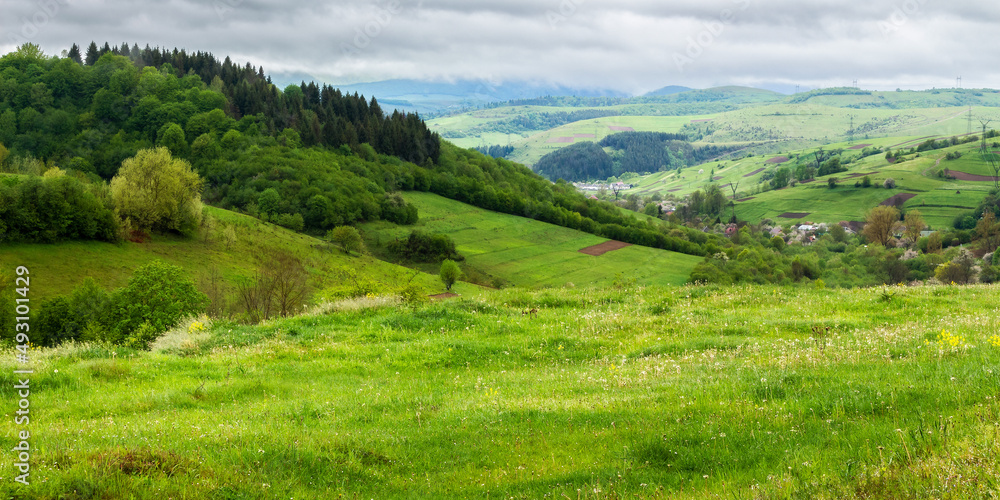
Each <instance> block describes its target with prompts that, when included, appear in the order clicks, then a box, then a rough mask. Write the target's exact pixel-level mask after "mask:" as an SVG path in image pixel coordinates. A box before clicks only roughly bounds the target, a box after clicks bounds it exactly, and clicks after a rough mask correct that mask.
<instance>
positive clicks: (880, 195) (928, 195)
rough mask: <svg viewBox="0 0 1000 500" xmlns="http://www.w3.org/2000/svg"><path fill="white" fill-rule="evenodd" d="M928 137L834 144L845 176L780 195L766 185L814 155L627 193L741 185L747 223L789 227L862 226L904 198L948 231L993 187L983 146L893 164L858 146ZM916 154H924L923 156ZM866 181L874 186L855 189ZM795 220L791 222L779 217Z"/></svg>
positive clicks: (744, 162) (761, 159)
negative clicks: (949, 175)
mask: <svg viewBox="0 0 1000 500" xmlns="http://www.w3.org/2000/svg"><path fill="white" fill-rule="evenodd" d="M927 139H928V138H927V137H903V138H900V137H896V138H889V139H876V140H866V141H864V143H863V144H855V145H853V146H852V145H849V144H846V143H837V144H829V145H827V146H826V149H827V150H837V149H843V153H842V154H841V158H842V159H843V162H844V163H845V166H846V167H847V169H848V170H847V171H846V172H842V173H837V174H832V175H825V176H817V177H816V178H815V180H813V181H810V182H803V183H798V184H797V185H795V186H790V187H786V188H784V189H779V190H768V191H765V192H760V191H761V190H762V188H764V184H762V180H763V179H767V178H769V177H771V176H773V175H774V173H775V172H776V171H777V170H778V169H781V168H788V166H789V165H793V166H792V168H793V169H794V163H795V160H796V159H798V158H800V157H805V156H808V155H810V154H812V153H813V152H814V151H815V149H806V150H796V151H786V152H784V153H783V154H780V155H773V154H772V155H764V156H752V157H746V158H742V159H740V160H737V161H722V162H714V163H711V164H706V165H701V166H698V167H692V168H687V169H682V170H681V171H679V172H677V171H671V172H660V173H656V174H652V175H648V176H643V177H641V178H638V179H634V180H632V181H631V182H633V183H634V184H635V185H636V188H635V189H634V190H632V191H629V192H628V193H629V194H636V195H639V196H650V195H652V194H654V193H659V194H661V195H664V196H674V197H677V198H683V197H685V196H687V195H689V194H691V193H692V192H694V191H696V190H705V189H706V188H708V187H709V186H710V185H713V184H714V185H717V186H720V187H722V189H723V191H724V192H725V193H726V195H727V196H729V195H731V190H730V186H732V185H734V184H737V185H738V195H737V196H738V198H740V200H739V201H738V202H737V203H736V214H737V216H739V217H740V218H741V219H743V220H748V221H760V220H763V219H772V220H775V221H776V222H778V223H780V224H787V223H791V222H803V221H810V222H817V223H818V222H826V223H836V222H840V221H863V220H864V217H865V214H866V213H867V212H868V211H869V210H871V209H872V208H873V207H875V206H878V205H879V204H882V203H883V202H887V200H889V199H890V198H892V197H893V196H896V195H906V200H905V201H904V203H903V205H902V206H903V207H905V208H912V209H917V210H919V211H920V212H921V213H922V214H923V215H924V219H925V220H926V221H927V223H928V224H930V225H931V226H932V227H933V228H934V229H945V228H947V227H949V226H951V224H952V222H953V220H954V218H955V216H956V215H958V214H960V213H965V212H969V211H971V210H973V209H974V208H975V207H976V206H977V205H978V204H979V203H980V202H981V201H982V199H983V197H984V196H985V195H986V194H987V193H988V192H989V191H990V190H991V189H993V187H994V184H993V182H992V181H991V180H990V179H989V178H991V177H992V176H993V175H994V172H993V171H992V169H991V168H990V167H989V166H988V163H987V162H986V161H985V160H983V158H982V157H981V156H980V155H979V153H978V149H979V143H978V142H976V143H971V144H964V145H958V146H953V147H949V148H944V149H938V150H933V151H925V152H923V153H912V154H908V155H906V156H905V158H907V161H898V162H894V163H890V162H889V161H888V160H886V158H885V156H884V155H882V154H876V155H872V156H868V157H866V158H862V159H858V157H860V155H861V150H860V148H858V149H851V148H857V147H858V146H866V145H867V146H868V147H881V148H885V149H893V148H897V149H899V148H904V147H905V148H912V147H915V146H917V145H918V144H919V143H921V142H924V141H926V140H927ZM952 153H961V154H962V157H961V158H959V159H957V160H948V159H946V158H945V157H946V156H947V155H948V154H952ZM918 154H919V156H918ZM945 169H949V170H951V171H957V172H964V173H967V174H973V175H978V176H983V177H984V178H982V179H980V180H959V179H946V178H943V173H944V170H945ZM865 176H868V177H869V179H870V180H871V182H872V184H873V187H869V188H863V187H855V183H857V182H860V181H861V180H862V178H863V177H865ZM831 177H833V178H836V179H837V181H838V184H837V187H836V188H834V189H831V188H829V186H828V180H829V178H831ZM889 178H891V179H893V180H894V181H895V184H896V186H895V187H894V188H893V189H882V188H881V186H882V184H883V183H884V182H885V180H886V179H889ZM784 214H793V215H792V218H785V217H782V215H784Z"/></svg>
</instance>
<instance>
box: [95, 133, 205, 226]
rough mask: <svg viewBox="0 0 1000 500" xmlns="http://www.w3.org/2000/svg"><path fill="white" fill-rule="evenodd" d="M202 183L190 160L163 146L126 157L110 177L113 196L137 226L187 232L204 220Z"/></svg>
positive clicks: (123, 215)
mask: <svg viewBox="0 0 1000 500" xmlns="http://www.w3.org/2000/svg"><path fill="white" fill-rule="evenodd" d="M201 186H202V181H201V178H200V177H198V174H196V173H194V172H193V171H192V170H191V164H190V163H188V162H186V161H184V160H179V159H175V158H173V157H172V156H171V155H170V151H168V150H167V148H163V147H160V148H156V149H144V150H140V151H139V152H138V154H136V155H135V156H134V157H132V158H129V159H127V160H125V161H124V162H123V163H122V168H121V169H120V170H119V171H118V175H116V176H115V177H114V178H113V179H111V196H112V198H113V199H114V201H115V208H116V209H117V210H118V213H119V215H120V216H121V217H123V218H128V219H131V220H132V221H133V223H134V224H135V227H136V228H137V229H140V230H144V231H150V230H159V231H168V230H172V231H181V232H188V231H191V230H194V229H195V228H197V227H198V224H199V223H200V221H201V207H202V205H201Z"/></svg>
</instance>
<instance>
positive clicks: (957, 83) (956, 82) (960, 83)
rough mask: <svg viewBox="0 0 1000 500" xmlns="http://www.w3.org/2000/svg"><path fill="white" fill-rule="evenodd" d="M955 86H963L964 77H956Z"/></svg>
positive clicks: (958, 87) (957, 87)
mask: <svg viewBox="0 0 1000 500" xmlns="http://www.w3.org/2000/svg"><path fill="white" fill-rule="evenodd" d="M955 88H956V89H960V88H962V77H958V78H956V79H955Z"/></svg>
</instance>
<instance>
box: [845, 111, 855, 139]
mask: <svg viewBox="0 0 1000 500" xmlns="http://www.w3.org/2000/svg"><path fill="white" fill-rule="evenodd" d="M848 116H849V117H850V118H851V128H850V129H848V130H847V143H848V144H854V115H848Z"/></svg>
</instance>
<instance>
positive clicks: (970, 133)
mask: <svg viewBox="0 0 1000 500" xmlns="http://www.w3.org/2000/svg"><path fill="white" fill-rule="evenodd" d="M968 122H969V127H968V130H966V131H965V135H966V137H968V136H970V135H972V106H969V119H968Z"/></svg>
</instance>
